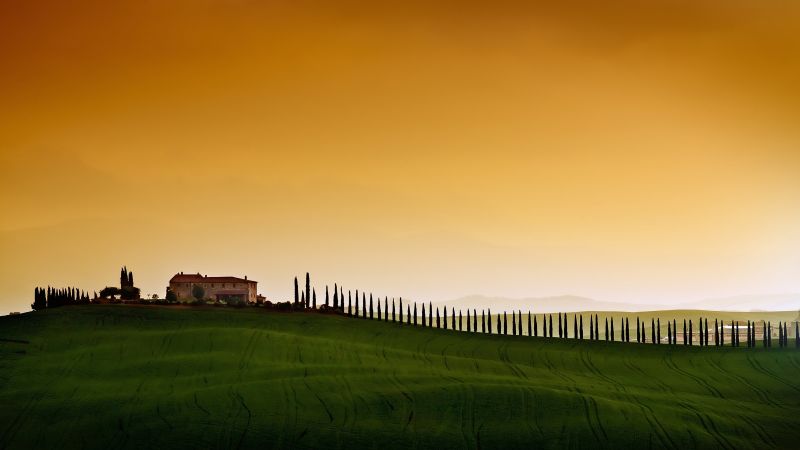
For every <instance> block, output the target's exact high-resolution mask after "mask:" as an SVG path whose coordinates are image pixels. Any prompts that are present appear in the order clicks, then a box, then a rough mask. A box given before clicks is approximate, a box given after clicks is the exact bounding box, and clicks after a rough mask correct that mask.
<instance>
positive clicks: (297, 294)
mask: <svg viewBox="0 0 800 450" xmlns="http://www.w3.org/2000/svg"><path fill="white" fill-rule="evenodd" d="M298 303H300V288H299V287H298V285H297V277H294V304H295V305H296V304H298Z"/></svg>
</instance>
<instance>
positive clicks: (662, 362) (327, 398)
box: [0, 305, 800, 449]
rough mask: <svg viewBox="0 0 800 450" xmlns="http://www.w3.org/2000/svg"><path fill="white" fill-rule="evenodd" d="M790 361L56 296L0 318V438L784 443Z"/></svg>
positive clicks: (110, 444) (372, 444)
mask: <svg viewBox="0 0 800 450" xmlns="http://www.w3.org/2000/svg"><path fill="white" fill-rule="evenodd" d="M790 345H791V346H792V347H793V345H794V342H790ZM798 370H800V351H797V350H796V349H794V348H789V349H778V348H771V349H766V350H765V349H762V348H757V349H744V348H740V349H732V348H713V347H712V348H703V349H700V348H696V347H695V348H687V347H668V346H651V345H635V344H621V343H606V342H587V341H582V342H578V341H573V340H569V341H567V340H557V339H544V338H527V337H512V336H496V335H494V336H489V335H479V334H469V333H457V332H453V331H444V330H435V329H423V328H420V327H412V326H408V325H399V324H393V323H384V322H378V321H369V320H360V319H350V318H346V317H339V316H329V315H321V314H313V313H309V314H303V313H275V312H268V311H264V310H257V309H242V310H234V309H225V308H211V307H209V308H199V309H192V308H188V307H187V308H179V307H174V308H169V307H133V306H113V305H109V306H86V307H64V308H60V309H53V310H47V311H43V312H36V313H31V314H24V315H20V316H12V317H2V318H0V405H2V407H1V408H0V448H6V449H27V448H79V447H80V448H97V449H108V448H130V449H142V448H170V449H180V448H293V449H294V448H309V449H312V448H314V449H316V448H348V449H350V448H432V447H436V448H440V449H444V448H482V449H487V448H503V449H509V448H533V447H550V448H565V447H566V448H645V447H655V448H737V449H738V448H759V449H760V448H797V447H798V443H800V428H798V427H797V417H798V415H800V384H798V383H797V381H796V380H797V373H798Z"/></svg>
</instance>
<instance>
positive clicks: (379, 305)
mask: <svg viewBox="0 0 800 450" xmlns="http://www.w3.org/2000/svg"><path fill="white" fill-rule="evenodd" d="M378 320H381V299H380V298H378Z"/></svg>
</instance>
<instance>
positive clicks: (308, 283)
mask: <svg viewBox="0 0 800 450" xmlns="http://www.w3.org/2000/svg"><path fill="white" fill-rule="evenodd" d="M312 295H313V294H312V293H311V275H309V273H308V272H306V299H311V298H312V297H311V296H312ZM306 308H308V305H307V304H306Z"/></svg>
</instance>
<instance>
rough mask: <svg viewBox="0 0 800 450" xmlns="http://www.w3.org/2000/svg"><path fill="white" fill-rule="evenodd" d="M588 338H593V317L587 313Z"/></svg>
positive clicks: (591, 339)
mask: <svg viewBox="0 0 800 450" xmlns="http://www.w3.org/2000/svg"><path fill="white" fill-rule="evenodd" d="M589 340H590V341H593V340H594V319H593V318H592V315H591V314H589Z"/></svg>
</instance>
